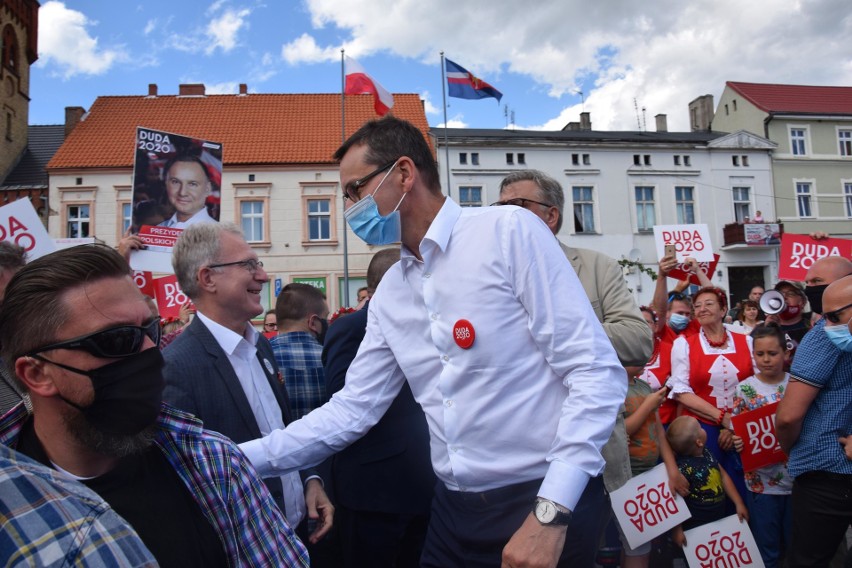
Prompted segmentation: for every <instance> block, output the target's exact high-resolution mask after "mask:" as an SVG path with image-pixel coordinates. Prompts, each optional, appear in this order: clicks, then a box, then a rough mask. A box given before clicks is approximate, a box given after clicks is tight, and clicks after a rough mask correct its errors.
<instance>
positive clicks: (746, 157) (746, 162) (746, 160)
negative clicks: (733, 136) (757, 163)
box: [741, 156, 748, 168]
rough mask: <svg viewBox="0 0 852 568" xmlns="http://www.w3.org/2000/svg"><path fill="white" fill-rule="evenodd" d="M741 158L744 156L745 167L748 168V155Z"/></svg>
mask: <svg viewBox="0 0 852 568" xmlns="http://www.w3.org/2000/svg"><path fill="white" fill-rule="evenodd" d="M741 158H742V162H743V167H744V168H747V167H748V156H742V157H741Z"/></svg>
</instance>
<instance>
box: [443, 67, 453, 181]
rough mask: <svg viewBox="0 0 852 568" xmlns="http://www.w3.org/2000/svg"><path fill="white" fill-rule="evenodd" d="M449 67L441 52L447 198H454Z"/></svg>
mask: <svg viewBox="0 0 852 568" xmlns="http://www.w3.org/2000/svg"><path fill="white" fill-rule="evenodd" d="M446 71H447V66H446V64H445V63H444V52H443V51H442V52H441V96H442V97H443V98H444V152H445V154H444V155H445V159H444V163H445V165H446V168H447V197H452V196H453V191H452V186H451V185H450V141H449V137H448V136H447V75H446Z"/></svg>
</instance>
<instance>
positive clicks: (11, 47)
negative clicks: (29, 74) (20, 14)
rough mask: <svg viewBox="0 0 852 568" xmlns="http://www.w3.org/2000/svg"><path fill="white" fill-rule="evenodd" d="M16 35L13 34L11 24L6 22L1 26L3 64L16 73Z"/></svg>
mask: <svg viewBox="0 0 852 568" xmlns="http://www.w3.org/2000/svg"><path fill="white" fill-rule="evenodd" d="M18 51H19V49H18V36H17V35H15V29H14V28H13V27H12V25H11V24H6V27H5V28H3V53H2V59H3V66H4V67H6V68H7V69H9V70H10V71H12V72H13V73H15V75H17V74H18V73H19V72H20V70H19V69H18V61H19V60H18Z"/></svg>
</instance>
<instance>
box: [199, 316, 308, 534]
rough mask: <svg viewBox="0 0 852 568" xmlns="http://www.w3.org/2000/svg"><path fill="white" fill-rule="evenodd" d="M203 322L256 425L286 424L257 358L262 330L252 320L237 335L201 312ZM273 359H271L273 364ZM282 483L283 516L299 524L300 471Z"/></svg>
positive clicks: (267, 427)
mask: <svg viewBox="0 0 852 568" xmlns="http://www.w3.org/2000/svg"><path fill="white" fill-rule="evenodd" d="M196 315H197V316H198V317H199V318H201V322H202V323H203V324H204V325H205V326H207V329H208V330H209V331H210V333H211V334H212V335H213V338H214V339H215V340H216V343H218V344H219V347H221V348H222V351H224V352H225V355H227V356H228V361H229V362H230V363H231V367H233V368H234V373H235V374H236V375H237V379H239V381H240V386H242V387H243V392H245V394H246V398H247V399H248V403H249V406H250V407H251V411H252V414H254V418H255V421H256V422H257V427H258V428H259V429H260V433H261V434H262V435H264V436H266V435H267V434H269V433H270V432H273V431H275V430H277V429H280V428H284V420H283V419H282V418H281V407H280V406H279V405H278V401H277V400H276V398H275V393H273V392H272V387H271V386H269V381H268V380H267V378H266V374H264V372H263V369H262V368H261V366H260V361H259V360H258V359H257V347H255V345H256V344H257V339H258V337H260V334H259V333H258V332H257V330H256V329H254V327H252V326H251V324H249V323H246V330H245V332H244V333H243V335H238V334H236V333H234V332H233V331H231V330H230V329H228V328H227V327H224V326H222V325H219V324H218V323H216V322H215V321H213V320H211V319H210V318H208V317H207V316H205V315H204V314H202V313H201V312H197V314H196ZM274 362H275V361H274V359H273V360H272V361H270V362H269V365H270V366H271V365H272V364H273V363H274ZM281 484H282V486H283V489H284V508H285V511H284V516H285V517H286V518H287V522H288V523H290V525H291V526H293V527H297V526H299V523H301V522H302V519H303V518H304V516H305V512H306V506H305V494H304V493H303V489H302V479H301V477H299V472H298V471H295V472H290V473H287V474H285V475H282V476H281Z"/></svg>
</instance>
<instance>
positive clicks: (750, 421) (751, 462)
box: [731, 402, 787, 471]
mask: <svg viewBox="0 0 852 568" xmlns="http://www.w3.org/2000/svg"><path fill="white" fill-rule="evenodd" d="M777 410H778V403H777V402H773V403H772V404H767V405H766V406H761V407H760V408H758V409H756V410H751V411H749V412H743V413H742V414H737V415H736V416H734V417H732V418H731V424H732V425H733V427H734V433H735V434H736V435H737V436H739V437H740V438H742V439H743V451H742V452H740V459H741V460H742V462H743V469H744V470H745V471H753V470H755V469H758V468H761V467H763V466H765V465H771V464H774V463H781V462H785V461H787V455H786V454H785V453H784V452H783V451H782V450H781V444H780V443H778V438H777V437H776V435H775V412H776V411H777Z"/></svg>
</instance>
